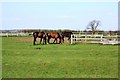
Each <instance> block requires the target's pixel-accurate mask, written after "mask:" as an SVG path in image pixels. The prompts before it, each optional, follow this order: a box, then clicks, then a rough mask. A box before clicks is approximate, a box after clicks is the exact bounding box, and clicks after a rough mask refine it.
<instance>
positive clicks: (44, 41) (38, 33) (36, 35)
mask: <svg viewBox="0 0 120 80" xmlns="http://www.w3.org/2000/svg"><path fill="white" fill-rule="evenodd" d="M33 37H34V42H33V44H34V45H35V41H36V38H37V37H38V38H40V44H41V42H42V39H43V44H46V34H45V33H44V32H34V33H33Z"/></svg>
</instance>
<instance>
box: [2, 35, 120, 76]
mask: <svg viewBox="0 0 120 80" xmlns="http://www.w3.org/2000/svg"><path fill="white" fill-rule="evenodd" d="M32 39H33V37H3V38H2V77H3V78H118V45H101V44H90V43H77V44H72V45H71V44H70V43H67V42H65V43H63V44H47V45H35V46H34V45H33V42H32ZM38 44H39V42H38Z"/></svg>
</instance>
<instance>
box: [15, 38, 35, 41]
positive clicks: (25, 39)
mask: <svg viewBox="0 0 120 80" xmlns="http://www.w3.org/2000/svg"><path fill="white" fill-rule="evenodd" d="M14 40H16V41H20V42H33V38H14Z"/></svg>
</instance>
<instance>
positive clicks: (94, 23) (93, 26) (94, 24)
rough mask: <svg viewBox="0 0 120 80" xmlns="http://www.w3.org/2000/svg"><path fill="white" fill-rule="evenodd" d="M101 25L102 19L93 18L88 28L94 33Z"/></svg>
mask: <svg viewBox="0 0 120 80" xmlns="http://www.w3.org/2000/svg"><path fill="white" fill-rule="evenodd" d="M99 25H100V21H98V20H93V21H91V22H89V24H88V26H87V29H90V30H91V31H92V33H93V35H94V34H95V33H96V31H97V27H98V26H99Z"/></svg>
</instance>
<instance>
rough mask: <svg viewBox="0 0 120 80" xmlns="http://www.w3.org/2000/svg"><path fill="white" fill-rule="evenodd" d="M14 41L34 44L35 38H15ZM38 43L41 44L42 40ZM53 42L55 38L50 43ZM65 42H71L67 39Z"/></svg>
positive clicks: (37, 40) (38, 40)
mask: <svg viewBox="0 0 120 80" xmlns="http://www.w3.org/2000/svg"><path fill="white" fill-rule="evenodd" d="M13 39H14V40H16V41H20V42H33V41H34V38H33V37H30V38H24V37H21V38H13ZM36 42H40V38H37V39H36ZM52 42H54V39H53V38H51V39H50V43H52ZM64 42H69V41H68V40H67V38H65V40H64Z"/></svg>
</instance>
